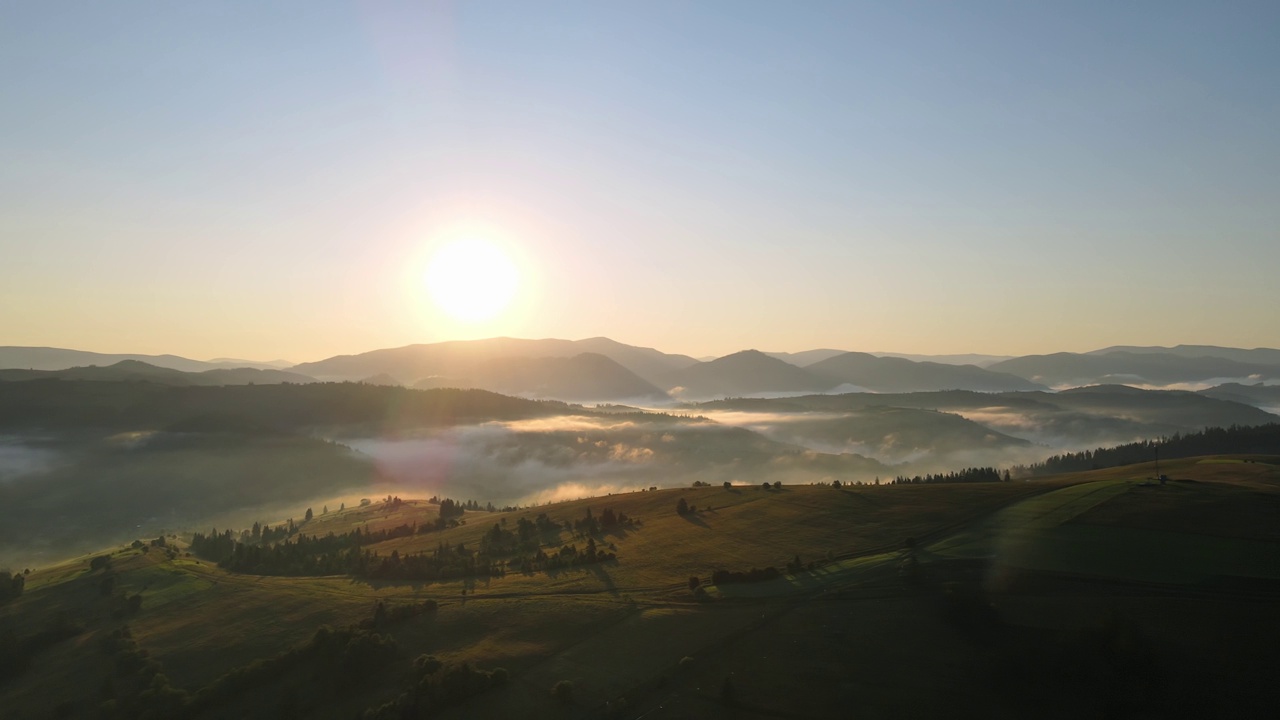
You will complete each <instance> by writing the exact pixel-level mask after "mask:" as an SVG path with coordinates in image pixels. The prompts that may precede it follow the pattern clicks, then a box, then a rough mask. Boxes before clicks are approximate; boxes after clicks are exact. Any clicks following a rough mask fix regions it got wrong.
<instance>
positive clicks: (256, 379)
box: [0, 337, 1280, 407]
mask: <svg viewBox="0 0 1280 720" xmlns="http://www.w3.org/2000/svg"><path fill="white" fill-rule="evenodd" d="M965 360H969V361H971V362H964V361H965ZM282 364H284V363H283V362H282V361H270V362H257V361H240V360H231V359H226V358H221V359H218V360H214V361H201V360H191V359H188V358H183V357H179V356H176V355H141V354H115V355H112V354H103V353H92V352H84V351H78V350H68V349H61V348H38V347H0V368H10V369H8V370H0V380H9V381H15V380H26V379H37V378H63V379H84V380H134V381H149V382H157V383H164V384H171V385H216V384H246V383H258V384H265V383H279V382H292V383H302V382H309V381H312V380H322V381H352V382H366V383H371V384H384V385H385V384H396V385H404V386H408V387H420V388H432V387H464V388H479V389H485V390H491V391H493V392H500V393H504V394H510V395H520V396H524V397H531V398H544V399H558V400H566V401H572V402H591V401H595V402H626V401H635V402H640V403H648V402H658V403H662V402H669V401H670V400H671V399H673V398H674V399H676V400H681V401H697V400H710V399H715V398H725V397H753V396H754V397H763V396H779V395H798V394H809V393H845V392H871V393H906V392H930V391H942V390H972V391H978V392H984V393H1004V392H1034V391H1040V390H1047V389H1050V388H1053V389H1066V388H1071V387H1082V386H1091V385H1121V384H1123V385H1131V386H1138V387H1147V388H1180V389H1190V390H1208V389H1211V388H1212V387H1214V386H1230V387H1224V389H1223V390H1222V393H1230V394H1231V395H1232V399H1243V400H1247V401H1248V402H1250V404H1253V405H1255V406H1260V407H1275V406H1276V402H1275V393H1274V392H1272V391H1271V390H1269V389H1268V388H1271V387H1273V385H1268V384H1267V383H1270V382H1275V381H1280V350H1276V349H1270V348H1254V349H1242V348H1224V347H1216V346H1209V345H1178V346H1174V347H1141V346H1114V347H1109V348H1103V349H1101V350H1095V351H1092V352H1088V353H1066V352H1063V353H1053V354H1048V355H1027V356H1022V357H1013V358H1009V357H1001V356H995V355H951V356H937V357H936V358H931V356H903V355H895V354H891V353H862V352H846V351H843V350H836V349H831V348H822V349H814V350H806V351H801V352H794V353H788V352H760V351H756V350H744V351H741V352H737V353H733V354H731V355H726V356H724V357H719V358H712V359H709V360H698V359H695V358H693V357H690V356H688V355H680V354H672V353H666V352H662V351H660V350H656V349H654V348H646V347H637V346H633V345H626V344H624V343H620V342H617V341H615V340H611V339H609V338H605V337H596V338H588V339H585V340H562V339H555V338H548V339H538V340H530V339H518V338H491V339H486V340H469V341H451V342H442V343H432V344H420V345H408V346H405V347H399V348H386V349H381V350H373V351H370V352H365V353H360V354H355V355H339V356H335V357H331V358H327V359H324V360H319V361H316V362H306V363H301V364H297V365H293V366H289V367H286V368H282V367H280V366H281V365H282ZM42 373H43V374H42ZM187 375H190V377H188V376H187Z"/></svg>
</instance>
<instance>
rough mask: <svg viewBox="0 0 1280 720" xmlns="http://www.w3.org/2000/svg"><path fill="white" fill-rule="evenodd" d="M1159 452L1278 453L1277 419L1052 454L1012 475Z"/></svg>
mask: <svg viewBox="0 0 1280 720" xmlns="http://www.w3.org/2000/svg"><path fill="white" fill-rule="evenodd" d="M1157 452H1159V457H1160V459H1161V460H1173V459H1175V458H1188V457H1197V456H1199V455H1254V454H1256V455H1280V423H1267V424H1266V425H1250V426H1241V425H1231V426H1230V427H1226V428H1221V427H1211V428H1205V429H1204V430H1200V431H1198V432H1191V433H1174V434H1173V435H1172V436H1169V437H1162V438H1159V439H1157V440H1139V441H1138V442H1131V443H1126V444H1124V445H1116V446H1115V447H1110V448H1097V449H1096V450H1085V451H1082V452H1074V453H1063V454H1061V455H1054V456H1053V457H1051V458H1049V459H1047V460H1045V461H1044V462H1039V463H1034V464H1031V465H1019V466H1015V467H1014V468H1013V475H1014V476H1015V477H1027V476H1035V475H1054V474H1057V473H1065V472H1079V471H1082V470H1099V469H1102V468H1110V467H1120V466H1121V465H1136V464H1138V463H1144V462H1151V461H1152V460H1154V459H1155V458H1156V453H1157Z"/></svg>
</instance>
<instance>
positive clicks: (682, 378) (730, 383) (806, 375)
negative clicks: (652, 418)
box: [673, 350, 833, 398]
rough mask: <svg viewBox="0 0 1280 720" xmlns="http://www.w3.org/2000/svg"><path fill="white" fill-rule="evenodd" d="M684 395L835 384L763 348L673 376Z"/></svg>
mask: <svg viewBox="0 0 1280 720" xmlns="http://www.w3.org/2000/svg"><path fill="white" fill-rule="evenodd" d="M673 379H674V382H676V387H677V388H678V390H676V391H675V392H676V394H677V395H678V396H679V397H681V398H710V397H725V396H736V395H752V394H761V393H804V392H823V391H825V390H829V389H831V387H833V386H832V385H831V384H830V383H828V382H827V381H825V380H823V379H821V378H818V377H816V376H814V375H813V374H812V373H810V372H808V371H806V370H805V369H803V368H799V367H796V366H795V365H792V364H790V363H788V362H785V361H783V360H779V359H778V358H776V357H771V356H769V355H767V354H765V353H762V352H760V351H759V350H743V351H742V352H736V353H733V354H732V355H725V356H724V357H722V358H716V359H715V360H712V361H710V362H704V363H698V364H697V365H693V366H690V367H687V368H685V369H684V370H682V371H680V372H679V373H677V374H675V375H674V376H673Z"/></svg>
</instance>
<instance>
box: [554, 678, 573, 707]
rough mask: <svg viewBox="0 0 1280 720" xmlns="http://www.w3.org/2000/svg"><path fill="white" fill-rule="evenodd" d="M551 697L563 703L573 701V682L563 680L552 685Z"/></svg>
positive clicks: (566, 703)
mask: <svg viewBox="0 0 1280 720" xmlns="http://www.w3.org/2000/svg"><path fill="white" fill-rule="evenodd" d="M551 697H553V698H555V699H556V702H559V703H560V704H561V705H568V704H570V703H572V702H573V683H572V682H570V681H568V680H561V681H560V682H558V683H556V684H555V685H553V686H552V687H551Z"/></svg>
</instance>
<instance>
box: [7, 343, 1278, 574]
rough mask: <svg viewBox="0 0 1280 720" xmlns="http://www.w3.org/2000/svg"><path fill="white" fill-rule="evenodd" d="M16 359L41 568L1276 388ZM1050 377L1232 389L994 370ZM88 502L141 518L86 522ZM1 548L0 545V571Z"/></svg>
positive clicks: (13, 421) (1032, 454)
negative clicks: (120, 498) (286, 511)
mask: <svg viewBox="0 0 1280 720" xmlns="http://www.w3.org/2000/svg"><path fill="white" fill-rule="evenodd" d="M32 350H33V349H28V348H0V364H4V362H5V360H6V359H7V360H8V361H9V362H13V361H14V360H15V359H19V360H25V361H28V362H31V363H32V364H35V363H34V362H32V361H39V362H40V363H43V364H45V365H46V366H48V365H51V364H56V363H57V362H62V363H72V364H73V365H72V366H71V367H67V368H63V369H52V368H50V369H29V368H16V369H15V368H10V369H0V501H2V502H0V505H4V506H5V507H10V508H17V509H19V510H20V511H21V512H20V514H21V515H22V516H23V517H24V518H29V519H31V520H30V522H33V523H34V522H44V520H43V518H45V517H46V515H47V514H48V512H50V507H52V506H53V505H50V503H53V504H54V505H56V506H57V507H59V508H62V510H60V512H62V513H64V515H63V516H62V517H63V519H64V520H65V522H63V523H62V524H61V525H59V527H62V528H64V529H65V531H63V532H60V533H59V534H58V537H57V538H56V539H55V538H52V536H50V540H49V543H50V544H49V546H48V547H47V548H43V549H39V548H36V549H33V548H27V550H24V552H26V551H32V552H35V551H38V552H41V553H49V554H56V553H61V552H71V551H73V550H82V549H84V548H87V547H91V546H92V545H91V542H97V541H98V540H100V539H102V538H104V537H112V538H114V537H116V535H113V534H112V533H126V534H127V533H129V532H132V531H133V530H134V529H136V528H137V527H139V526H140V527H143V528H146V529H148V531H150V530H159V529H161V528H164V527H177V526H186V525H191V524H197V523H208V522H211V521H212V520H211V518H213V517H215V516H217V517H222V516H223V515H226V514H235V513H247V512H249V511H250V509H252V508H259V509H260V508H262V507H266V506H268V505H270V504H272V503H295V504H296V503H300V502H303V501H305V500H307V499H310V498H315V497H316V496H317V495H318V494H319V495H321V496H322V497H321V500H322V501H323V500H326V499H327V500H332V499H334V498H336V497H339V496H341V495H343V494H345V493H360V494H362V495H368V494H380V493H384V492H388V493H396V492H407V493H410V494H413V493H417V494H424V493H425V494H427V495H430V494H448V495H451V496H455V497H483V498H485V499H488V500H493V501H497V502H529V501H534V502H541V501H545V500H548V499H554V498H563V497H578V496H582V495H587V494H605V493H608V492H612V491H614V490H621V489H635V488H642V487H651V486H655V485H670V484H671V483H675V484H680V485H687V484H688V483H690V482H692V481H694V480H698V481H700V482H709V483H711V484H714V485H719V484H721V483H723V482H733V483H746V484H756V485H758V484H759V483H760V482H761V481H763V480H765V479H766V478H768V477H772V476H773V474H776V473H783V474H785V475H786V477H788V478H790V480H791V481H792V482H829V481H830V480H832V479H840V480H841V481H842V482H874V481H875V480H877V479H882V478H891V477H894V476H895V475H898V474H905V475H913V474H920V473H930V472H948V471H953V470H957V469H960V468H967V467H1001V468H1011V467H1017V466H1019V465H1027V464H1031V463H1036V462H1040V461H1042V460H1044V459H1045V458H1047V457H1049V456H1051V455H1053V454H1055V453H1060V452H1064V451H1067V452H1069V451H1079V450H1086V449H1091V448H1096V447H1101V446H1106V445H1114V444H1118V443H1124V442H1130V441H1134V440H1142V439H1151V438H1159V437H1165V436H1170V435H1173V434H1175V433H1185V432H1190V431H1195V430H1199V429H1202V428H1205V427H1212V426H1217V427H1225V426H1231V425H1239V426H1257V425H1264V424H1268V423H1274V422H1276V421H1277V416H1276V415H1273V414H1271V413H1270V412H1267V410H1274V409H1277V407H1278V406H1280V385H1267V384H1263V383H1264V382H1265V380H1266V379H1268V378H1270V377H1273V376H1274V375H1273V373H1275V372H1276V367H1275V366H1271V365H1267V364H1266V363H1267V360H1268V352H1274V351H1245V350H1241V351H1239V352H1238V353H1236V354H1235V356H1234V357H1231V358H1227V357H1219V356H1213V355H1209V356H1202V355H1191V354H1186V353H1189V352H1202V351H1185V350H1180V351H1178V352H1162V351H1160V350H1159V349H1148V350H1132V349H1124V350H1117V351H1115V352H1111V353H1101V354H1089V355H1077V354H1067V353H1063V354H1059V355H1054V356H1035V357H1027V358H1016V359H1012V360H1007V361H1001V362H998V363H994V364H993V365H992V367H990V368H982V367H978V366H977V365H972V364H949V363H939V362H932V361H928V360H924V361H913V360H909V359H906V358H898V357H880V356H876V355H872V354H868V353H856V352H840V351H834V350H819V351H814V352H811V353H793V354H787V355H782V356H781V357H779V355H780V354H778V353H764V352H760V351H756V350H744V351H741V352H737V353H733V354H731V355H727V356H725V357H721V358H715V359H712V360H707V361H699V360H695V359H693V358H691V357H688V356H684V355H674V354H668V353H664V352H661V351H658V350H655V349H651V348H639V347H633V346H629V345H624V344H622V343H618V342H615V341H612V340H608V339H606V338H593V339H590V340H582V341H566V340H515V339H508V338H497V339H493V340H483V341H470V342H451V343H439V344H434V345H411V346H407V347H403V348H391V349H384V350H376V351H373V352H369V353H363V354H359V355H350V356H339V357H334V358H329V359H327V360H322V361H319V362H314V363H304V364H301V365H296V366H293V367H291V368H288V369H286V370H279V369H270V368H226V367H217V366H214V367H210V365H211V364H210V363H202V362H200V361H192V360H186V359H185V358H177V357H175V356H151V357H150V359H152V360H155V361H156V362H164V363H168V364H171V365H173V364H176V365H179V366H180V367H188V368H191V369H192V370H191V371H184V370H181V369H175V368H172V367H160V366H158V365H156V364H152V363H148V362H145V361H142V360H137V359H123V360H115V358H116V357H119V356H107V355H101V354H96V353H78V352H76V351H70V350H54V349H48V348H37V349H34V352H32ZM142 357H148V356H142ZM109 360H112V361H114V362H110V363H107V364H102V365H99V364H97V363H106V361H109ZM86 361H87V362H86ZM802 363H803V364H802ZM1055 363H1057V365H1058V366H1061V367H1063V368H1066V370H1061V371H1060V372H1062V373H1066V372H1077V373H1078V372H1081V371H1080V370H1079V368H1085V370H1086V371H1087V370H1089V369H1090V368H1094V369H1095V371H1096V370H1097V368H1101V371H1106V372H1108V373H1111V374H1110V375H1108V377H1111V375H1113V374H1114V371H1115V369H1116V368H1117V367H1121V368H1127V369H1129V370H1131V371H1133V370H1141V371H1143V372H1147V373H1148V375H1147V376H1145V377H1142V380H1143V381H1144V382H1142V383H1137V382H1134V384H1156V383H1157V382H1164V383H1166V384H1168V383H1169V382H1170V381H1177V382H1188V381H1187V380H1185V378H1187V377H1189V376H1191V377H1199V376H1203V375H1204V374H1205V373H1211V372H1220V371H1222V370H1223V369H1227V370H1232V371H1241V370H1242V369H1244V370H1249V371H1252V372H1254V378H1253V379H1250V380H1248V381H1247V382H1243V383H1223V384H1222V385H1220V386H1217V387H1212V388H1207V389H1204V390H1202V391H1199V392H1191V391H1185V390H1151V389H1140V388H1135V387H1130V386H1126V385H1121V384H1115V383H1113V384H1100V385H1087V386H1083V387H1078V388H1057V389H1056V390H1055V389H1051V387H1050V386H1051V384H1050V383H1048V382H1041V380H1043V379H1044V377H1043V376H1042V375H1036V376H1034V377H1033V378H1027V377H1023V376H1020V375H1018V374H1016V373H1014V372H1008V371H1001V370H1000V368H1001V367H1005V368H1013V369H1015V370H1017V369H1019V368H1024V367H1031V368H1043V367H1046V366H1048V367H1050V368H1052V367H1054V366H1055V365H1054V364H1055ZM1139 363H1143V364H1141V365H1140V364H1139ZM1024 371H1025V370H1024ZM1197 373H1198V375H1197ZM1090 379H1092V378H1090ZM335 381H337V382H335ZM406 386H407V387H406ZM414 388H416V389H414ZM451 388H472V389H461V390H459V389H451ZM494 393H500V394H494ZM631 402H634V404H635V405H637V406H639V407H644V408H665V409H666V410H667V412H652V411H640V410H638V409H636V408H635V407H629V406H628V405H629V404H630V403H631ZM570 403H580V404H570ZM591 403H597V404H599V403H608V404H607V405H605V404H600V405H597V406H596V407H591ZM104 478H105V479H107V480H108V481H109V486H107V485H103V483H102V482H100V480H102V479H104ZM228 483H229V484H228ZM233 486H234V487H235V488H237V491H236V492H235V493H230V494H228V493H224V492H222V490H223V489H225V488H227V487H233ZM242 486H243V487H242ZM53 487H56V488H59V491H58V492H57V493H50V492H49V491H48V488H53ZM182 488H197V489H198V492H195V493H194V494H192V493H189V492H188V493H186V494H184V492H183V490H182ZM375 488H377V489H376V491H375ZM110 492H123V493H125V494H126V495H128V496H129V497H137V498H147V500H146V501H145V502H143V501H140V500H139V501H135V502H132V503H131V504H129V505H128V507H126V508H123V509H122V510H121V511H120V512H119V513H117V514H116V515H115V516H113V517H112V518H105V519H104V518H97V514H100V513H98V509H99V507H100V506H101V504H102V503H103V502H105V501H104V497H105V496H104V495H103V493H110ZM211 498H213V499H211ZM256 511H260V510H255V512H256ZM227 516H228V517H229V516H230V515H227ZM95 518H97V519H95ZM24 522H26V521H25V520H24ZM15 527H16V526H15ZM11 530H12V528H11ZM28 531H30V532H34V530H32V529H31V528H30V527H28ZM24 532H25V531H24ZM20 535H22V533H17V534H14V533H13V532H10V533H9V534H8V535H6V533H5V532H3V531H0V551H3V550H4V546H6V545H9V546H11V547H16V545H15V544H16V543H18V538H19V536H20ZM120 537H124V535H121V536H120ZM0 554H2V552H0Z"/></svg>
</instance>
